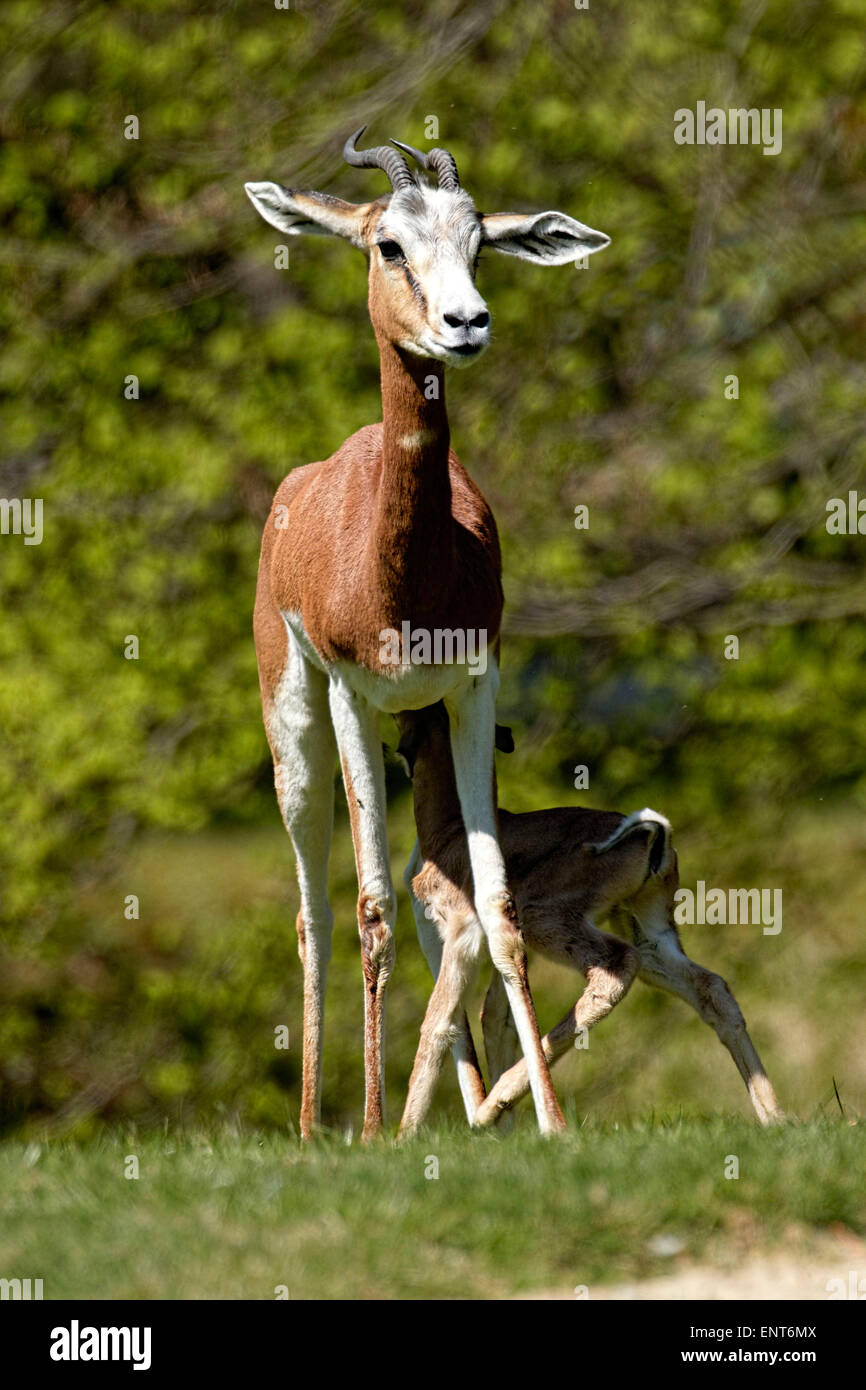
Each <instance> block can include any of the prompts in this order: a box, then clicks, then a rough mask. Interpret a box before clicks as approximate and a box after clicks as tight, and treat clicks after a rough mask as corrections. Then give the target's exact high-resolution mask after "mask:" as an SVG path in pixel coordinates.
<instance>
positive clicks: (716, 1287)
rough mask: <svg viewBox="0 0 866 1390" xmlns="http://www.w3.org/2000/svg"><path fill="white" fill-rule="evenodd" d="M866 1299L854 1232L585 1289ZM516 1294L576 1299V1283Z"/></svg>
mask: <svg viewBox="0 0 866 1390" xmlns="http://www.w3.org/2000/svg"><path fill="white" fill-rule="evenodd" d="M833 1295H835V1297H836V1298H841V1297H844V1298H848V1299H850V1298H856V1297H858V1296H859V1298H861V1299H866V1243H864V1242H863V1241H862V1240H860V1239H859V1238H858V1237H856V1236H855V1235H854V1234H853V1233H852V1232H847V1231H846V1232H845V1233H844V1234H840V1235H835V1236H828V1237H825V1238H822V1239H821V1240H820V1241H819V1242H816V1244H815V1246H814V1247H813V1248H812V1249H811V1250H810V1251H809V1252H805V1251H802V1250H782V1251H773V1252H770V1253H766V1254H761V1255H753V1256H750V1257H749V1258H748V1259H744V1260H740V1261H738V1262H737V1263H736V1264H735V1265H734V1264H727V1265H726V1264H715V1265H713V1264H699V1263H697V1262H686V1261H683V1262H678V1263H677V1264H676V1266H675V1267H672V1269H671V1271H670V1273H669V1274H661V1275H658V1276H656V1277H655V1278H652V1279H636V1280H633V1281H631V1282H630V1283H627V1284H596V1285H594V1286H592V1287H590V1288H589V1290H588V1292H587V1293H585V1294H583V1295H582V1296H583V1297H584V1298H586V1297H588V1298H589V1299H591V1300H595V1301H596V1302H598V1301H608V1300H610V1299H624V1300H631V1299H660V1300H671V1301H677V1300H680V1299H687V1298H697V1299H706V1300H708V1301H713V1300H739V1299H745V1300H756V1301H760V1300H761V1299H773V1298H781V1299H795V1298H797V1299H800V1298H802V1299H808V1300H810V1301H826V1300H827V1299H829V1298H830V1297H831V1296H833ZM513 1296H514V1298H516V1299H521V1300H527V1299H552V1300H554V1301H560V1300H564V1299H569V1300H571V1301H572V1302H573V1301H574V1300H575V1298H577V1297H580V1296H581V1295H580V1294H579V1293H578V1294H576V1292H575V1290H574V1289H573V1288H571V1289H546V1290H541V1291H537V1292H533V1293H520V1294H515V1295H513Z"/></svg>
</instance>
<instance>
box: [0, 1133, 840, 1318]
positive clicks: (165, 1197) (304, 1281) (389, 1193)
mask: <svg viewBox="0 0 866 1390" xmlns="http://www.w3.org/2000/svg"><path fill="white" fill-rule="evenodd" d="M864 1133H866V1131H864V1126H863V1125H862V1124H860V1125H857V1124H846V1123H845V1122H844V1121H842V1120H838V1121H835V1122H834V1121H824V1120H821V1121H814V1122H811V1123H809V1124H805V1125H799V1124H793V1125H788V1126H785V1127H783V1128H780V1129H775V1130H769V1131H767V1130H761V1129H759V1128H758V1127H757V1126H756V1125H755V1124H752V1123H750V1122H747V1121H743V1120H741V1119H731V1118H718V1117H717V1118H712V1119H699V1118H695V1119H676V1120H671V1121H669V1122H659V1121H657V1120H654V1121H645V1122H640V1123H637V1122H635V1123H630V1124H620V1125H600V1126H583V1127H580V1126H577V1125H576V1124H575V1121H574V1117H573V1116H572V1117H571V1129H570V1132H569V1134H568V1135H567V1136H566V1137H564V1138H562V1139H558V1140H554V1141H547V1142H545V1141H544V1140H541V1139H540V1138H539V1137H538V1136H537V1135H535V1134H534V1133H532V1132H531V1130H530V1129H528V1128H524V1129H519V1130H517V1131H516V1132H515V1133H514V1134H512V1135H510V1136H507V1137H502V1138H500V1137H496V1136H490V1135H483V1136H479V1135H473V1134H470V1133H468V1132H467V1131H465V1130H464V1129H462V1128H453V1129H452V1128H442V1129H439V1130H437V1131H430V1132H429V1133H427V1134H426V1135H422V1136H421V1137H420V1138H419V1139H418V1140H416V1141H414V1142H413V1143H411V1144H408V1145H406V1146H403V1147H400V1148H397V1147H396V1146H395V1145H394V1144H393V1142H392V1141H391V1140H382V1141H380V1142H379V1143H377V1144H375V1145H372V1146H371V1147H369V1148H367V1149H361V1148H360V1147H359V1146H358V1145H357V1144H352V1145H351V1146H347V1145H346V1143H345V1141H344V1139H343V1138H342V1137H339V1136H336V1135H330V1136H329V1135H326V1136H324V1137H323V1138H321V1139H320V1140H319V1141H317V1142H316V1143H315V1144H314V1145H312V1146H309V1147H307V1148H303V1149H302V1148H301V1147H300V1146H299V1145H298V1144H297V1142H296V1141H295V1140H294V1139H292V1138H288V1137H285V1138H281V1137H279V1136H275V1135H274V1134H272V1133H271V1134H260V1135H259V1134H255V1133H246V1134H245V1133H237V1132H232V1131H231V1130H224V1131H222V1132H221V1133H216V1134H207V1133H204V1132H197V1133H193V1134H177V1135H175V1134H173V1133H166V1134H164V1135H163V1136H161V1137H156V1136H153V1135H150V1136H148V1137H146V1138H145V1137H139V1138H134V1137H129V1136H127V1137H122V1136H121V1135H120V1134H118V1133H117V1132H114V1133H112V1132H110V1131H106V1132H104V1133H103V1134H102V1136H101V1137H99V1138H97V1139H95V1140H93V1141H92V1142H89V1143H86V1144H80V1143H78V1144H76V1143H72V1142H70V1141H66V1140H58V1141H56V1142H52V1143H49V1144H47V1145H38V1144H29V1145H22V1144H13V1143H8V1144H6V1145H4V1146H3V1147H2V1148H0V1188H2V1191H3V1209H4V1216H3V1223H2V1233H0V1273H2V1274H3V1275H4V1276H5V1277H16V1276H17V1277H22V1278H26V1277H31V1278H37V1277H41V1278H42V1279H43V1280H44V1292H45V1297H46V1298H49V1299H50V1298H85V1299H92V1298H108V1299H124V1298H131V1299H155V1298H169V1299H198V1298H201V1299H215V1298H224V1299H225V1298H229V1299H232V1298H240V1299H273V1298H274V1297H275V1296H276V1295H275V1290H276V1289H277V1287H278V1286H280V1285H283V1286H286V1288H287V1290H288V1296H289V1297H290V1298H293V1299H304V1298H314V1299H323V1298H324V1299H327V1298H349V1299H360V1298H367V1299H369V1298H372V1299H379V1298H382V1299H385V1298H410V1299H424V1298H426V1299H435V1298H454V1297H458V1298H470V1299H475V1298H494V1299H498V1298H503V1297H507V1296H509V1295H512V1294H515V1293H521V1292H523V1293H526V1292H531V1291H542V1290H549V1289H551V1288H558V1289H571V1288H573V1287H574V1286H576V1285H587V1286H589V1289H590V1296H591V1291H592V1288H593V1286H597V1285H599V1284H600V1283H610V1282H616V1281H621V1280H630V1279H633V1278H636V1277H649V1276H652V1275H653V1274H656V1273H659V1272H661V1271H663V1270H668V1269H670V1268H671V1259H670V1258H666V1257H664V1256H663V1255H661V1254H659V1253H654V1252H655V1250H656V1244H655V1241H654V1238H655V1237H657V1236H659V1235H667V1236H672V1237H676V1240H677V1242H678V1243H679V1245H678V1248H681V1254H679V1255H677V1256H676V1257H675V1258H676V1261H678V1262H681V1261H683V1260H689V1259H697V1258H701V1259H705V1260H710V1261H712V1262H715V1263H717V1264H720V1265H724V1264H728V1265H730V1264H735V1263H736V1262H737V1261H738V1260H740V1259H741V1258H742V1257H743V1256H744V1254H746V1253H748V1254H752V1253H754V1252H756V1251H761V1250H769V1249H776V1248H779V1247H780V1246H781V1247H784V1248H786V1249H790V1250H792V1251H797V1252H800V1253H801V1254H803V1255H805V1254H807V1253H808V1252H809V1250H810V1248H814V1247H815V1245H816V1242H819V1241H820V1240H821V1238H822V1235H825V1234H826V1233H827V1232H828V1231H830V1232H836V1233H838V1232H840V1231H842V1232H844V1233H846V1234H847V1233H848V1232H852V1233H854V1236H860V1237H862V1236H863V1235H864V1234H866V1190H864V1187H866V1185H864V1181H863V1174H864V1170H866V1162H864V1160H866V1143H864ZM731 1155H734V1156H736V1158H737V1160H738V1163H739V1177H738V1178H736V1179H732V1178H726V1176H725V1169H726V1165H727V1166H728V1170H729V1171H730V1166H731V1165H730V1156H731ZM131 1156H132V1157H134V1158H136V1159H137V1163H138V1174H139V1176H138V1178H137V1179H134V1178H127V1177H126V1176H125V1172H126V1171H128V1170H129V1169H130V1167H131V1165H130V1157H131ZM434 1160H435V1163H434ZM436 1165H438V1177H436V1178H433V1177H429V1176H427V1174H429V1173H431V1172H432V1171H433V1170H434V1168H435V1167H436ZM840 1274H841V1275H842V1276H843V1277H847V1266H846V1268H845V1269H844V1270H843V1269H841V1267H840Z"/></svg>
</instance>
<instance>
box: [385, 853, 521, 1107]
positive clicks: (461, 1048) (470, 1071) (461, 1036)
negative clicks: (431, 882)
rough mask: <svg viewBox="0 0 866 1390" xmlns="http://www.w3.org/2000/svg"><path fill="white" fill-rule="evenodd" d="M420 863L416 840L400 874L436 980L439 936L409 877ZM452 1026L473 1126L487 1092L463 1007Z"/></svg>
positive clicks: (459, 1073) (459, 1076) (461, 1083)
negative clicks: (407, 861) (403, 870)
mask: <svg viewBox="0 0 866 1390" xmlns="http://www.w3.org/2000/svg"><path fill="white" fill-rule="evenodd" d="M423 863H424V860H423V856H422V854H421V850H420V848H419V845H418V841H417V840H416V841H415V845H414V847H413V849H412V857H411V859H410V860H409V863H408V864H407V865H406V869H405V872H404V874H403V882H404V883H405V885H406V888H407V891H408V893H409V898H410V901H411V903H412V915H413V916H414V918H415V930H416V932H417V934H418V941H419V944H420V946H421V950H422V951H423V952H424V958H425V960H426V961H427V964H428V965H429V967H430V973H431V975H432V976H433V979H434V981H435V980H436V979H438V976H439V969H440V966H441V964H442V938H441V936H440V935H439V928H438V927H437V925H436V923H435V922H434V920H433V916H432V913H429V914H428V910H427V908H426V907H425V906H424V904H423V903H422V902H420V901H419V900H418V898H417V897H416V896H415V893H414V891H413V888H412V882H413V879H414V878H415V876H416V874H418V873H420V871H421V869H422V867H423ZM497 978H498V977H497ZM454 1028H455V1033H454V1036H453V1039H452V1042H451V1055H452V1057H453V1058H454V1063H455V1065H456V1067H457V1082H458V1085H459V1086H460V1094H461V1096H462V1097H463V1107H464V1109H465V1111H466V1118H467V1120H468V1121H469V1123H470V1124H471V1125H474V1123H475V1112H476V1111H477V1109H478V1107H479V1105H480V1104H481V1102H482V1101H483V1100H484V1097H485V1096H486V1095H487V1091H486V1089H485V1086H484V1077H483V1076H482V1074H481V1067H480V1066H479V1065H478V1055H477V1053H476V1051H475V1043H474V1042H473V1040H472V1030H471V1029H470V1027H469V1019H468V1018H467V1017H466V1011H465V1009H464V1010H463V1011H462V1013H459V1014H458V1016H457V1018H456V1019H455V1020H454ZM416 1061H417V1058H416ZM407 1107H408V1101H407ZM404 1122H405V1113H404ZM419 1123H420V1121H419Z"/></svg>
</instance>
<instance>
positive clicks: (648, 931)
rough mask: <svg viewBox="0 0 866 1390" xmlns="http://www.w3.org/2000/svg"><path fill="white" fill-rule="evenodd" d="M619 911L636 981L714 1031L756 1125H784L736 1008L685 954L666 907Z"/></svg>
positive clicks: (722, 985) (723, 987) (717, 979)
mask: <svg viewBox="0 0 866 1390" xmlns="http://www.w3.org/2000/svg"><path fill="white" fill-rule="evenodd" d="M633 906H634V908H635V910H634V912H631V911H629V912H625V911H623V916H624V917H625V918H626V919H627V921H628V925H629V927H630V929H631V932H632V935H633V937H634V941H635V945H636V946H637V947H638V949H639V951H640V955H641V967H640V978H641V979H642V980H644V981H645V983H646V984H650V985H655V986H656V988H657V989H664V990H667V991H668V993H670V994H678V995H679V997H680V998H681V999H684V1000H685V1001H686V1003H687V1004H691V1006H692V1008H693V1009H694V1010H695V1012H696V1013H697V1014H698V1015H699V1017H700V1018H702V1019H703V1021H704V1023H708V1024H709V1026H710V1027H711V1028H712V1029H713V1030H714V1031H715V1033H716V1035H717V1037H718V1038H719V1041H720V1042H721V1043H723V1044H724V1046H725V1047H726V1048H727V1049H728V1051H729V1052H730V1054H731V1056H732V1057H733V1059H734V1062H735V1063H736V1067H737V1070H738V1071H739V1073H740V1075H741V1076H742V1078H743V1080H744V1081H745V1083H746V1089H747V1090H748V1092H749V1099H750V1100H751V1102H752V1105H753V1107H754V1110H755V1113H756V1115H757V1116H758V1119H759V1120H760V1121H761V1124H764V1125H767V1124H772V1123H774V1122H776V1121H780V1120H784V1118H785V1116H784V1113H783V1111H782V1109H781V1108H780V1106H779V1102H778V1100H777V1099H776V1093H775V1091H774V1090H773V1087H772V1085H771V1083H770V1079H769V1077H768V1076H767V1073H766V1072H765V1071H764V1067H763V1065H762V1063H761V1059H760V1057H759V1056H758V1054H757V1052H756V1050H755V1047H754V1044H753V1043H752V1039H751V1038H750V1037H749V1034H748V1032H747V1030H746V1020H745V1019H744V1018H743V1015H742V1013H741V1011H740V1006H739V1004H738V1003H737V1001H736V999H735V998H734V996H733V994H732V993H731V990H730V989H729V987H728V985H727V983H726V982H725V981H724V980H723V979H722V977H721V975H715V974H713V972H712V971H711V970H705V969H704V967H703V966H702V965H698V964H697V963H696V962H695V961H693V960H691V959H690V957H689V956H687V955H686V953H685V951H684V950H683V947H682V942H681V941H680V935H679V932H678V931H677V929H676V927H675V926H674V925H673V921H672V913H671V911H670V910H669V905H668V904H663V903H653V902H650V904H649V906H648V907H647V905H646V904H640V905H633Z"/></svg>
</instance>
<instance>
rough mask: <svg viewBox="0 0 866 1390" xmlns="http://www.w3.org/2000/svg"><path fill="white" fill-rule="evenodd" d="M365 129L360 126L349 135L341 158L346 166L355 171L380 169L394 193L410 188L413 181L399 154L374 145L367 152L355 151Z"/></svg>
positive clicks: (388, 148) (387, 148)
mask: <svg viewBox="0 0 866 1390" xmlns="http://www.w3.org/2000/svg"><path fill="white" fill-rule="evenodd" d="M366 129H367V127H366V126H365V125H362V126H361V127H360V129H359V130H356V131H355V134H354V135H350V136H349V138H348V140H347V141H346V143H345V145H344V146H343V158H344V159H345V161H346V163H347V164H351V165H353V166H354V167H355V168H356V169H381V170H382V172H383V173H385V174H387V175H388V178H389V179H390V181H391V187H392V188H393V190H394V192H395V193H396V192H398V190H399V189H401V188H412V187H413V186H414V183H415V180H414V179H413V177H412V174H411V172H410V170H409V165H408V164H407V163H406V161H405V159H404V158H403V156H402V155H401V154H398V153H397V151H396V150H392V149H391V148H390V147H389V146H388V145H375V146H374V147H373V148H372V149H369V150H356V149H355V146H356V144H357V142H358V140H360V138H361V136H362V135H363V134H364V131H365V130H366Z"/></svg>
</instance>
